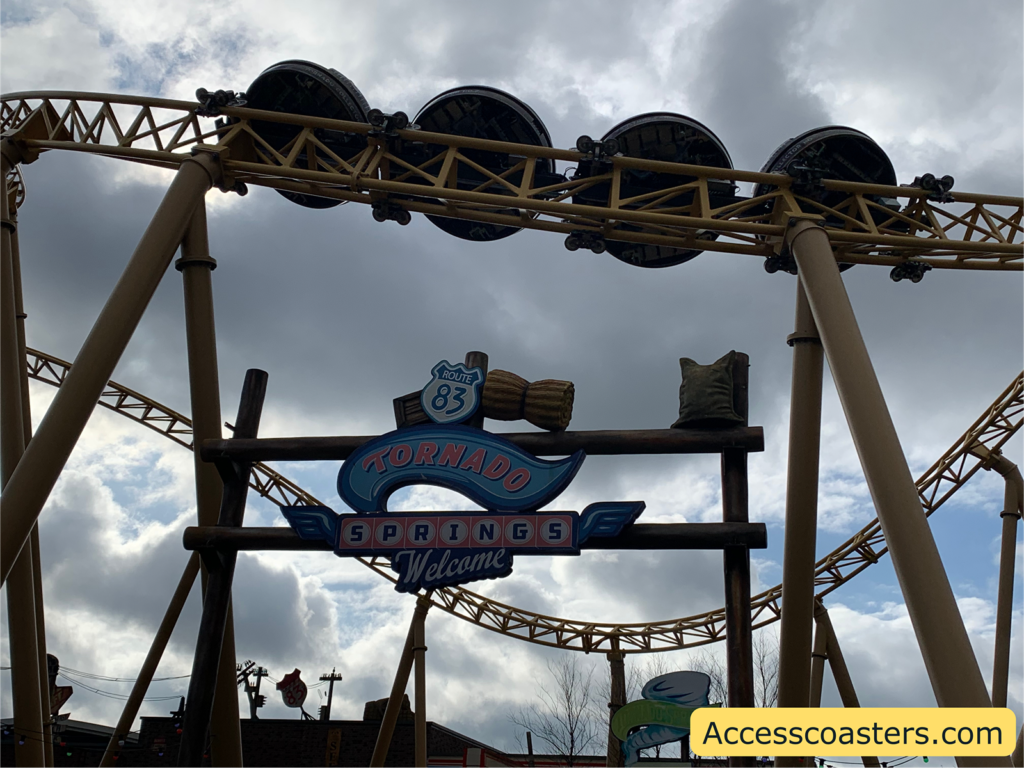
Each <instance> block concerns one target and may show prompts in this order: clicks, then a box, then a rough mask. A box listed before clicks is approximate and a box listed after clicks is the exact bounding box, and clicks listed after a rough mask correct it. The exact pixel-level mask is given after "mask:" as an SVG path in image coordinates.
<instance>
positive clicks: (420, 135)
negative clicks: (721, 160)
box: [0, 91, 1024, 271]
mask: <svg viewBox="0 0 1024 768" xmlns="http://www.w3.org/2000/svg"><path fill="white" fill-rule="evenodd" d="M198 108H199V105H198V104H196V103H193V102H187V101H174V100H170V99H156V98H143V97H133V96H122V95H115V94H101V93H78V92H72V91H39V92H32V93H28V92H26V93H12V94H8V95H6V96H2V97H0V131H3V132H6V133H7V134H8V135H9V136H11V137H12V138H13V139H14V140H15V141H17V142H18V143H19V146H20V147H21V148H22V150H23V152H24V154H25V155H26V157H27V158H28V159H34V158H35V157H36V156H37V155H38V153H40V152H45V151H49V150H71V151H78V152H90V153H94V154H100V155H106V156H109V157H115V158H119V159H122V160H130V161H133V162H139V163H146V164H149V165H155V166H159V167H164V168H176V167H177V166H178V165H179V164H180V163H181V162H182V161H183V160H184V159H185V158H186V157H188V156H189V153H190V152H192V151H194V150H195V149H196V148H197V147H202V148H204V149H210V150H213V151H217V152H218V153H219V155H220V157H221V161H222V166H223V169H224V171H225V175H226V177H227V182H226V188H233V189H239V188H240V187H239V186H238V185H239V184H256V185H260V186H266V187H271V188H274V189H280V190H286V191H291V192H298V193H302V194H309V195H316V196H320V197H330V198H335V199H338V200H343V201H352V202H360V203H367V204H380V203H382V202H383V203H386V204H387V206H391V207H392V208H397V209H404V210H407V211H413V212H419V213H430V214H435V215H440V216H447V217H452V218H459V219H465V220H470V221H481V222H489V223H494V224H502V225H505V226H513V227H522V228H529V229H538V230H547V231H552V232H559V233H563V234H572V233H577V234H578V233H581V232H582V233H589V234H591V235H594V236H599V237H605V236H610V235H612V232H613V228H614V239H616V240H625V241H632V242H638V243H649V244H654V245H668V246H676V247H681V248H698V249H702V250H705V251H717V252H730V253H742V254H748V255H753V256H761V257H771V256H774V255H776V251H777V249H778V248H779V245H780V243H781V240H782V237H783V234H784V224H785V221H786V220H787V217H788V216H789V215H790V214H791V213H800V214H804V215H812V216H815V217H827V220H828V221H829V222H830V224H829V226H828V227H827V231H828V233H829V238H830V239H831V241H832V245H833V247H834V249H835V251H836V257H837V258H838V259H840V260H841V261H843V262H847V263H859V264H882V265H887V266H893V267H895V266H899V265H901V264H905V263H906V262H907V261H908V260H912V261H915V262H920V263H924V264H927V265H929V266H931V267H934V268H944V269H991V270H1014V271H1019V270H1022V269H1024V228H1022V218H1024V200H1022V198H1020V197H1008V196H999V195H984V194H973V193H966V192H954V193H952V196H951V198H950V201H951V204H949V205H946V204H939V203H937V202H935V201H934V200H932V199H929V195H930V194H931V193H929V192H927V191H924V190H922V189H918V188H915V187H889V186H881V185H873V184H862V183H853V182H844V181H835V180H824V181H823V182H822V185H823V186H822V189H824V190H828V191H832V192H840V193H844V194H845V197H843V198H842V200H841V202H838V203H836V204H834V205H832V206H826V205H823V204H822V203H821V202H819V201H818V199H816V196H807V195H801V194H797V193H796V192H795V191H794V184H793V179H791V178H790V177H789V176H786V175H780V174H766V173H757V172H752V171H741V170H727V169H723V168H710V167H704V166H693V165H684V164H680V163H667V162H660V161H653V160H640V159H636V158H627V157H614V158H611V159H609V160H608V161H607V165H606V170H607V172H606V173H603V174H600V175H595V176H589V177H587V178H582V179H570V180H565V181H563V182H559V183H557V184H553V185H552V184H548V185H546V186H539V185H537V184H535V183H534V174H533V169H534V168H536V166H537V161H538V160H539V159H541V158H546V159H551V160H560V161H563V162H565V163H569V164H577V163H579V162H580V161H581V160H583V159H584V158H585V157H586V156H584V155H583V154H581V153H580V152H577V151H575V150H562V149H552V148H546V147H536V146H530V145H525V144H511V143H506V142H497V141H489V140H484V139H473V138H465V137H458V136H451V135H447V134H437V133H429V132H426V131H419V130H408V129H407V130H399V131H392V132H389V133H384V132H382V131H380V130H377V129H374V128H373V127H372V126H370V125H368V124H366V123H352V122H347V121H341V120H326V119H319V118H311V117H305V116H300V115H287V114H281V113H276V112H262V111H259V110H253V109H247V108H245V107H223V108H221V109H220V111H219V114H222V115H223V116H224V117H226V118H228V120H229V122H228V123H227V124H224V123H222V124H221V125H220V126H218V125H217V124H214V123H213V121H212V120H210V119H209V118H205V117H200V115H199V114H197V109H198ZM256 120H258V121H267V122H277V123H287V124H290V125H293V126H294V127H295V129H296V132H297V135H296V136H295V138H294V139H293V140H292V141H291V143H290V144H288V145H287V146H285V147H283V148H281V149H280V150H277V149H274V148H273V147H271V146H270V145H269V144H267V143H266V142H265V141H263V139H262V138H260V136H259V134H258V133H257V131H256V130H254V128H253V121H256ZM331 132H338V133H342V134H349V135H355V136H357V137H358V136H365V138H366V145H365V147H360V148H359V149H358V150H357V151H355V153H354V154H349V155H348V156H344V157H342V156H339V155H338V154H336V153H335V152H334V151H332V149H330V148H329V147H328V145H327V143H325V140H324V137H325V136H326V135H330V134H331ZM360 141H361V140H360ZM410 147H413V148H416V147H419V148H427V149H429V151H426V152H424V153H422V154H423V155H424V158H425V159H423V160H422V161H421V162H410V160H409V159H408V158H409V156H410V155H409V151H408V150H409V148H410ZM478 150H484V151H490V152H497V153H501V154H503V155H506V156H508V157H509V167H508V169H507V170H505V171H503V172H502V173H501V174H495V173H493V172H491V171H489V170H487V169H486V168H484V167H483V166H481V165H480V164H478V163H477V162H476V161H474V160H473V158H472V157H471V156H470V155H471V154H472V151H478ZM413 155H415V152H414V153H413ZM462 167H467V168H472V169H473V171H475V172H477V173H482V174H483V176H484V178H485V181H484V182H482V183H480V184H479V185H478V186H477V187H476V188H474V189H465V188H460V187H459V184H458V178H459V170H460V168H462ZM629 170H643V171H653V172H657V173H661V174H670V175H676V176H679V178H680V183H679V185H678V186H675V187H672V188H671V189H666V190H663V191H662V192H659V193H657V194H647V195H642V196H639V197H633V198H620V196H619V190H620V188H621V185H620V181H621V179H622V174H623V173H624V172H626V171H629ZM510 179H516V180H518V182H517V183H514V182H513V181H510ZM716 182H717V183H721V182H725V183H753V184H766V185H770V186H771V191H769V192H768V193H767V194H763V195H760V196H756V197H753V198H750V199H742V200H739V201H734V202H731V203H729V204H727V205H722V206H717V207H716V206H714V205H712V202H711V200H712V197H713V196H712V195H710V194H709V189H710V187H709V183H710V184H712V186H713V185H714V184H715V183H716ZM601 185H605V188H606V189H607V190H608V191H607V197H606V199H605V203H604V204H603V205H596V204H595V205H581V204H577V203H573V202H571V200H572V199H573V196H574V195H577V194H579V193H581V192H584V191H589V193H590V194H594V193H595V189H596V188H601ZM689 192H692V203H690V204H688V205H685V206H681V207H674V208H667V207H664V203H665V201H666V200H669V199H672V198H673V197H676V196H679V195H681V194H683V193H689ZM880 198H889V199H891V200H898V201H902V202H901V205H899V210H898V211H897V210H893V209H891V208H888V207H886V206H885V205H883V204H881V203H880V202H879V199H880ZM622 224H627V225H629V231H624V230H623V229H622V228H621V226H620V225H622ZM616 227H617V228H616ZM715 235H717V236H719V239H718V240H717V241H716V240H714V239H709V237H713V236H715Z"/></svg>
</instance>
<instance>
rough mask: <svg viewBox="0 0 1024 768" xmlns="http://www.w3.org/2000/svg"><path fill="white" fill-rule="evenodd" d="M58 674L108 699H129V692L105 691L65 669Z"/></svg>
mask: <svg viewBox="0 0 1024 768" xmlns="http://www.w3.org/2000/svg"><path fill="white" fill-rule="evenodd" d="M57 674H58V675H60V676H61V677H63V678H64V679H66V680H67V681H69V682H71V683H74V684H75V685H78V686H81V687H82V688H84V689H85V690H87V691H89V692H90V693H95V694H97V695H99V696H106V697H107V698H108V699H117V700H118V701H127V700H128V694H125V693H114V692H113V691H104V690H101V689H100V688H94V687H93V686H91V685H89V684H88V683H86V682H85V681H83V680H79V679H78V678H77V677H76V676H74V675H67V674H65V672H64V670H61V671H60V672H58V673H57ZM179 698H181V697H180V696H147V697H146V698H144V699H143V701H175V700H177V699H179Z"/></svg>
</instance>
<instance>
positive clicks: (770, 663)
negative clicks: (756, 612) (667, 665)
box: [690, 630, 779, 707]
mask: <svg viewBox="0 0 1024 768" xmlns="http://www.w3.org/2000/svg"><path fill="white" fill-rule="evenodd" d="M753 651H754V706H757V707H774V706H775V705H777V704H778V702H779V637H778V635H776V634H774V633H773V632H769V631H764V630H762V631H761V632H757V633H755V634H754V638H753ZM690 669H692V670H693V671H694V672H703V673H704V674H706V675H707V676H708V677H710V678H711V690H710V691H709V692H708V701H710V702H711V703H712V704H717V703H721V705H722V706H723V707H727V706H729V688H728V679H729V675H728V672H727V670H726V668H725V664H723V663H722V660H721V658H719V657H718V656H717V655H716V654H714V653H712V652H711V650H710V649H708V648H707V647H706V646H705V647H704V648H702V649H701V650H700V653H698V654H697V655H696V656H694V657H693V658H691V659H690Z"/></svg>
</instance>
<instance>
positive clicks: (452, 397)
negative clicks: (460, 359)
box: [420, 360, 484, 424]
mask: <svg viewBox="0 0 1024 768" xmlns="http://www.w3.org/2000/svg"><path fill="white" fill-rule="evenodd" d="M430 372H431V373H432V374H433V376H434V377H433V378H432V379H431V380H430V383H429V384H427V386H425V387H424V388H423V391H422V392H421V393H420V405H421V406H422V407H423V412H424V413H425V414H427V416H429V417H430V420H431V421H433V422H434V423H436V424H456V423H458V422H460V421H465V420H466V419H468V418H469V417H470V416H472V415H473V413H474V412H475V411H476V409H477V406H478V405H479V403H480V387H481V386H482V385H483V383H484V371H483V369H482V368H468V367H467V366H466V365H465V364H463V363H456V364H455V365H452V364H451V363H449V362H448V361H447V360H442V361H441V362H440V363H438V364H437V365H435V366H434V367H433V369H432V370H431V371H430Z"/></svg>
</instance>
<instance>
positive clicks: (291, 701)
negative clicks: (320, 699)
mask: <svg viewBox="0 0 1024 768" xmlns="http://www.w3.org/2000/svg"><path fill="white" fill-rule="evenodd" d="M299 674H300V672H299V670H298V669H296V670H294V671H293V672H289V673H288V674H287V675H285V676H284V677H283V678H282V679H281V682H280V683H278V684H277V690H279V691H280V692H281V697H282V698H283V699H284V704H285V706H286V707H295V708H298V707H301V706H302V702H304V701H305V700H306V693H307V689H306V684H305V683H304V682H302V678H301V677H299Z"/></svg>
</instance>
